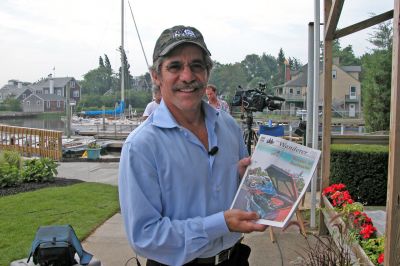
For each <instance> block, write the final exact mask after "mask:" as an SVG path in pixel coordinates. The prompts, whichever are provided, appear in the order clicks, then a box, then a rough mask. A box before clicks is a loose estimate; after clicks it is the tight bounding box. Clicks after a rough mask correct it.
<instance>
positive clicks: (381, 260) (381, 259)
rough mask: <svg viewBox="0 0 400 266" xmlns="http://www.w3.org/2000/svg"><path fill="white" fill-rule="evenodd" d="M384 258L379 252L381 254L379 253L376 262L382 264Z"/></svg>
mask: <svg viewBox="0 0 400 266" xmlns="http://www.w3.org/2000/svg"><path fill="white" fill-rule="evenodd" d="M384 259H385V257H384V254H383V253H381V254H380V255H379V257H378V263H379V264H382V263H383V261H384Z"/></svg>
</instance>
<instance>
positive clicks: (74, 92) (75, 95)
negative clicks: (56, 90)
mask: <svg viewBox="0 0 400 266" xmlns="http://www.w3.org/2000/svg"><path fill="white" fill-rule="evenodd" d="M72 97H75V98H77V97H79V91H78V90H75V91H73V92H72Z"/></svg>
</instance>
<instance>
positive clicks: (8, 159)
mask: <svg viewBox="0 0 400 266" xmlns="http://www.w3.org/2000/svg"><path fill="white" fill-rule="evenodd" d="M4 163H8V164H9V165H10V166H15V167H17V168H18V169H20V168H21V166H22V159H21V155H20V154H19V152H17V151H11V150H3V151H1V152H0V164H4Z"/></svg>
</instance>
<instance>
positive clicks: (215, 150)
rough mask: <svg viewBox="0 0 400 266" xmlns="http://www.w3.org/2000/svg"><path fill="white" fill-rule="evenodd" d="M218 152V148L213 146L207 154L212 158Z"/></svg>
mask: <svg viewBox="0 0 400 266" xmlns="http://www.w3.org/2000/svg"><path fill="white" fill-rule="evenodd" d="M217 152H218V147H217V146H214V147H212V148H211V150H210V151H209V152H208V155H211V156H214V155H215V154H217Z"/></svg>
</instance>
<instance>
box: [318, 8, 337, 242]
mask: <svg viewBox="0 0 400 266" xmlns="http://www.w3.org/2000/svg"><path fill="white" fill-rule="evenodd" d="M324 7H325V10H324V22H325V25H326V23H328V18H329V17H330V16H329V14H330V13H331V8H333V7H332V1H331V0H325V5H324ZM332 13H333V12H332ZM337 19H338V18H337ZM328 28H330V27H329V25H326V26H325V30H326V29H328ZM335 28H336V27H335ZM332 43H333V39H332V38H331V36H329V35H327V34H326V32H325V34H324V71H323V82H324V83H323V84H324V86H323V91H322V93H323V102H324V106H323V119H322V157H321V169H322V175H321V178H322V182H321V189H320V191H322V189H323V188H325V187H327V186H329V173H330V159H331V147H330V145H331V120H332V111H331V108H332ZM320 205H321V208H322V207H324V203H323V200H322V193H321V194H320ZM319 225H320V227H319V234H320V235H325V234H327V233H328V229H327V228H326V225H325V223H324V217H323V215H322V212H320V214H319Z"/></svg>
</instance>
